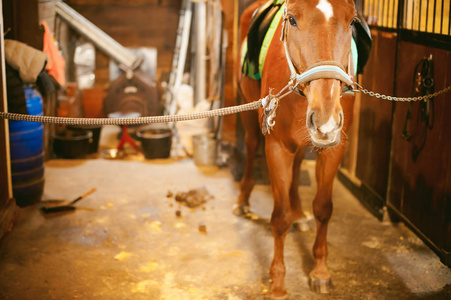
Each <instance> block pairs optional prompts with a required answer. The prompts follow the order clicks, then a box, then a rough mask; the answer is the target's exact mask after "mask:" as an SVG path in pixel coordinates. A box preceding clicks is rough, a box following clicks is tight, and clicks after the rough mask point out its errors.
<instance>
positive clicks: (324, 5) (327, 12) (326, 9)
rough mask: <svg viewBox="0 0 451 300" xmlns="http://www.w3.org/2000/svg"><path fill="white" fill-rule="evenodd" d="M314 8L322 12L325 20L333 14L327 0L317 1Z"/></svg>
mask: <svg viewBox="0 0 451 300" xmlns="http://www.w3.org/2000/svg"><path fill="white" fill-rule="evenodd" d="M316 8H317V9H319V10H320V11H321V12H322V13H323V14H324V17H325V18H326V21H329V19H330V18H331V17H332V16H333V15H334V9H333V8H332V5H331V4H330V3H329V1H327V0H319V3H318V5H317V6H316Z"/></svg>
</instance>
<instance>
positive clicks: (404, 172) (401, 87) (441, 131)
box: [387, 42, 451, 264]
mask: <svg viewBox="0 0 451 300" xmlns="http://www.w3.org/2000/svg"><path fill="white" fill-rule="evenodd" d="M431 54H432V59H433V62H434V73H435V74H434V80H435V90H436V91H438V90H441V89H443V88H445V87H447V86H450V85H451V52H450V51H446V50H441V49H437V48H432V47H427V46H422V45H416V44H413V43H409V42H401V44H400V50H399V68H398V73H397V82H398V85H397V86H398V87H397V94H398V95H410V92H411V85H412V76H413V73H414V69H415V66H416V64H417V63H418V62H419V61H420V60H421V59H423V58H425V57H429V55H431ZM433 102H434V107H433V110H432V116H433V119H434V121H433V128H432V129H427V130H425V128H424V126H423V124H424V123H422V122H421V120H420V118H419V105H420V104H419V103H414V104H413V106H412V119H411V121H410V122H409V123H408V127H407V128H408V130H409V131H410V132H411V133H412V135H413V141H411V142H408V141H406V140H404V139H403V138H402V137H401V133H402V131H403V127H404V122H405V119H406V113H407V110H408V107H409V104H408V103H396V105H395V110H394V115H393V127H392V128H393V131H392V136H393V138H392V157H391V158H392V159H391V166H390V174H391V175H390V181H389V190H388V199H387V202H388V205H389V207H391V208H393V209H395V210H397V211H398V212H399V213H400V214H402V215H403V216H404V217H405V218H406V219H407V220H408V222H410V223H412V224H413V225H414V226H415V227H417V228H418V229H419V230H420V231H421V233H422V234H424V235H425V236H426V237H427V238H428V239H430V240H431V242H432V243H433V244H434V245H435V246H437V247H438V248H439V250H440V249H441V250H443V251H445V252H448V259H451V130H450V128H451V118H450V117H449V116H450V115H451V94H450V93H447V94H444V95H441V96H438V97H436V98H435V99H434V100H433ZM424 132H426V134H425V145H424V148H423V150H422V151H421V152H420V154H419V155H418V158H417V159H416V161H414V159H413V156H412V151H413V147H414V142H415V143H416V144H417V145H419V144H421V142H420V141H421V139H422V138H423V136H424V135H423V134H424ZM448 263H449V264H451V261H448Z"/></svg>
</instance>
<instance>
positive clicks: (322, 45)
mask: <svg viewBox="0 0 451 300" xmlns="http://www.w3.org/2000/svg"><path fill="white" fill-rule="evenodd" d="M356 20H358V19H357V18H356V10H355V6H354V1H353V0H287V10H286V15H285V25H284V26H285V27H284V39H285V40H284V42H285V43H286V52H287V53H286V54H287V57H288V58H289V60H290V59H291V61H292V67H291V68H292V69H294V71H295V73H297V74H301V73H303V72H305V71H306V70H309V69H311V68H312V66H315V65H317V64H321V63H323V62H327V64H334V65H335V66H339V68H340V69H342V71H344V72H345V73H348V74H351V71H352V70H353V69H352V68H353V66H352V63H351V62H350V51H351V36H352V25H353V23H354V22H355V21H356ZM292 73H293V70H292ZM320 77H325V78H319V79H313V80H311V81H309V82H306V83H304V84H303V85H302V86H301V87H300V89H301V90H302V92H303V93H304V94H305V96H306V97H307V100H308V110H307V114H306V116H307V118H306V123H307V128H308V131H309V133H310V137H311V140H312V142H313V144H314V145H315V146H317V147H328V146H334V145H336V144H338V143H339V142H340V132H341V129H342V127H343V122H344V116H343V110H342V107H341V104H340V98H341V93H342V88H343V86H344V83H343V80H341V79H333V78H339V77H334V76H327V75H326V76H320Z"/></svg>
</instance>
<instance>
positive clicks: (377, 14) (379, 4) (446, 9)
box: [362, 0, 451, 36]
mask: <svg viewBox="0 0 451 300" xmlns="http://www.w3.org/2000/svg"><path fill="white" fill-rule="evenodd" d="M362 2H363V5H362V7H363V14H364V15H365V17H366V18H367V21H368V24H369V25H374V26H378V27H381V28H392V29H396V28H400V29H406V30H411V31H419V32H427V33H433V34H440V35H445V36H451V22H450V19H451V1H449V0H362ZM398 23H399V24H398Z"/></svg>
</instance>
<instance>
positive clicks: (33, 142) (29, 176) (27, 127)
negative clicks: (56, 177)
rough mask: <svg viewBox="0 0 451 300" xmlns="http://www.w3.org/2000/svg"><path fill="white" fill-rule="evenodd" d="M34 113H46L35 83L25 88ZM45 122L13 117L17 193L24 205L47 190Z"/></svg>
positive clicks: (12, 148)
mask: <svg viewBox="0 0 451 300" xmlns="http://www.w3.org/2000/svg"><path fill="white" fill-rule="evenodd" d="M24 90H25V99H26V104H27V110H28V113H29V114H30V115H42V108H43V105H42V97H41V95H40V94H39V93H38V92H37V91H36V90H34V89H33V88H31V87H26V88H25V89H24ZM43 136H44V125H43V124H41V123H36V122H26V121H9V141H10V154H11V173H12V183H13V194H14V198H15V199H16V203H17V205H18V206H20V207H24V206H28V205H31V204H34V203H36V202H38V201H40V200H41V197H42V193H43V190H44V146H43V140H44V138H43Z"/></svg>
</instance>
